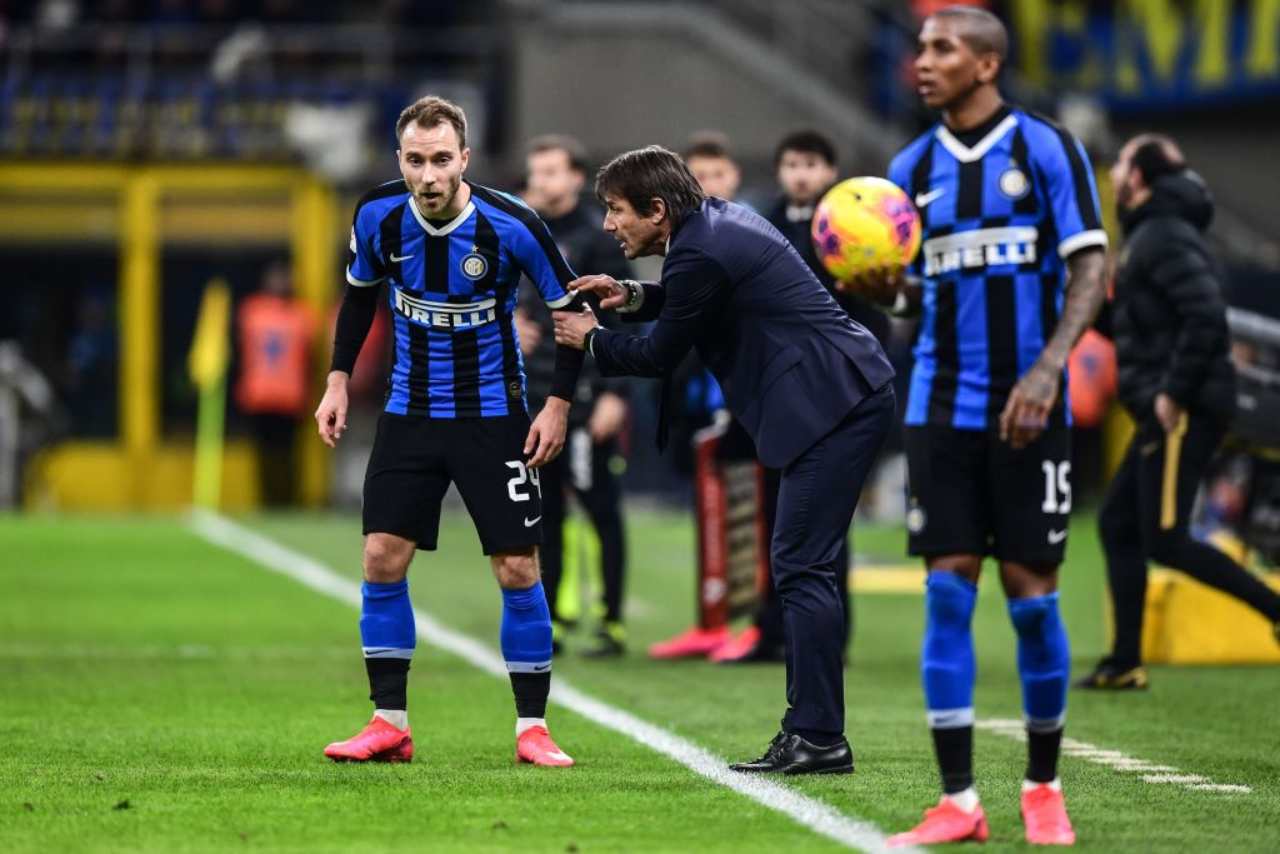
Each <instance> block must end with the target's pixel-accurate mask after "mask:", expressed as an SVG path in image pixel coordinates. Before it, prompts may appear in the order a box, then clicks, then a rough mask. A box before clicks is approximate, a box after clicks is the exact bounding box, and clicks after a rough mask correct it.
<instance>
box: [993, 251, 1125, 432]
mask: <svg viewBox="0 0 1280 854" xmlns="http://www.w3.org/2000/svg"><path fill="white" fill-rule="evenodd" d="M1067 271H1068V278H1067V295H1066V303H1065V305H1064V306H1063V308H1062V316H1061V317H1060V318H1058V325H1057V327H1055V328H1054V330H1053V335H1052V336H1051V337H1050V338H1049V343H1048V344H1046V345H1045V347H1044V349H1043V350H1041V351H1040V357H1039V358H1038V359H1036V362H1035V364H1034V365H1032V366H1031V369H1030V370H1029V371H1027V372H1026V373H1025V374H1023V375H1022V378H1021V379H1019V380H1018V382H1017V383H1016V384H1015V385H1014V387H1013V390H1012V391H1011V392H1010V393H1009V400H1008V402H1007V403H1006V404H1005V407H1004V411H1003V412H1001V413H1000V438H1001V439H1003V440H1005V441H1007V442H1009V443H1010V444H1011V445H1013V447H1015V448H1024V447H1026V446H1027V445H1029V444H1030V443H1031V442H1033V441H1035V439H1036V438H1037V437H1038V436H1039V435H1040V433H1041V432H1043V430H1044V428H1045V426H1046V425H1047V424H1048V423H1049V413H1050V412H1051V411H1052V410H1053V405H1054V403H1055V402H1056V401H1057V399H1058V391H1059V389H1058V386H1059V384H1060V383H1061V381H1062V369H1063V368H1064V367H1065V366H1066V364H1067V357H1068V356H1070V355H1071V348H1072V347H1074V346H1075V344H1076V341H1078V340H1080V336H1081V335H1083V334H1084V331H1085V330H1086V329H1088V328H1089V326H1090V324H1092V323H1093V320H1094V318H1095V317H1097V316H1098V310H1099V309H1100V308H1102V303H1103V301H1104V300H1105V299H1106V297H1107V284H1106V276H1105V272H1106V253H1105V252H1104V251H1103V250H1102V249H1100V248H1090V249H1081V250H1080V251H1079V252H1075V253H1074V254H1072V255H1071V257H1070V258H1068V259H1067Z"/></svg>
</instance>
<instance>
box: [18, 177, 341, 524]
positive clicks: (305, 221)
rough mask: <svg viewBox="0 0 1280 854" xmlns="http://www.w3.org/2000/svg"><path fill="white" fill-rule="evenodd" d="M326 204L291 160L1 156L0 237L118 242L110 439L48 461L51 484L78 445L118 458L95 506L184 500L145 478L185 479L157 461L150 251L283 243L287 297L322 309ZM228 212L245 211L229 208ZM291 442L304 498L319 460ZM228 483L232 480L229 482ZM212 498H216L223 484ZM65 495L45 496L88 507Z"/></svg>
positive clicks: (332, 221) (322, 480)
mask: <svg viewBox="0 0 1280 854" xmlns="http://www.w3.org/2000/svg"><path fill="white" fill-rule="evenodd" d="M82 202H83V213H84V215H85V218H86V219H85V221H83V222H82V223H81V224H80V227H82V228H83V230H84V233H83V234H76V233H69V230H68V227H67V223H68V221H69V218H68V216H67V213H68V210H72V211H80V210H82V208H81V203H82ZM336 204H337V203H336V199H335V194H334V191H333V189H332V188H331V187H329V186H328V185H327V184H326V183H325V182H323V181H321V180H320V179H318V178H316V177H315V176H314V175H311V174H310V173H308V172H305V171H304V170H301V169H296V168H290V167H278V166H271V167H254V166H240V165H220V164H198V165H190V166H138V167H128V166H102V165H97V164H95V165H80V164H50V165H44V164H30V163H21V164H19V163H0V243H5V242H7V243H14V242H20V243H22V244H24V245H30V244H32V243H39V242H44V241H47V242H50V243H55V242H56V243H65V241H67V240H69V239H70V240H77V239H87V240H91V241H93V240H102V239H104V238H107V237H108V235H110V236H113V237H114V239H115V242H116V244H117V246H118V250H119V264H120V267H119V337H120V342H121V347H120V366H119V372H120V373H119V377H120V407H119V411H120V425H119V426H120V434H119V441H118V443H117V444H115V445H114V446H112V445H107V446H105V447H104V446H103V445H102V444H101V443H92V444H90V443H75V444H71V445H69V446H68V448H67V449H66V450H67V453H69V454H71V455H72V456H71V458H65V456H64V458H63V459H61V460H57V461H55V462H54V463H51V464H54V465H56V466H60V467H61V469H62V471H61V474H60V476H55V477H51V478H50V480H51V481H53V482H56V483H57V484H58V486H56V487H55V491H60V492H65V491H67V490H75V489H76V488H77V483H78V482H79V479H77V478H74V477H70V478H69V477H66V476H65V475H66V472H67V471H73V470H74V469H75V467H76V459H75V454H76V453H77V452H78V451H77V449H84V448H89V449H90V450H91V451H92V453H91V454H90V456H92V458H93V459H95V460H97V461H99V463H101V461H102V460H103V459H104V455H105V457H108V458H109V457H111V454H112V453H115V454H119V455H120V457H121V459H119V460H115V461H114V462H115V463H116V465H114V466H113V467H112V468H113V470H114V471H117V472H120V473H122V474H123V476H124V480H125V481H126V482H125V483H116V484H113V489H112V493H111V494H112V496H113V497H112V498H111V499H110V500H107V499H106V498H105V496H106V493H105V492H104V493H102V495H103V496H104V497H103V501H102V503H105V504H108V505H109V506H111V507H113V508H117V509H127V508H146V507H158V506H168V505H170V504H172V503H173V499H172V497H173V496H174V495H183V494H185V495H186V496H188V497H189V496H190V494H191V493H190V490H189V489H187V490H185V492H184V491H183V490H182V489H176V488H173V485H172V484H160V485H158V484H156V483H155V478H157V477H170V478H171V477H182V476H184V475H183V474H182V470H181V468H180V467H175V466H173V465H169V464H166V465H159V466H157V465H156V462H157V460H158V456H157V455H160V454H161V451H162V450H163V451H164V453H163V455H162V456H163V457H164V458H165V459H166V460H171V459H172V457H173V453H174V449H173V448H163V449H162V437H161V424H160V382H161V372H160V368H161V366H160V364H159V360H160V326H159V318H160V299H161V294H162V288H163V282H161V281H160V253H161V250H162V248H163V246H164V245H166V244H169V243H174V242H180V243H188V244H192V243H194V244H215V245H216V244H221V245H235V244H237V243H241V242H253V243H255V244H261V243H279V244H284V245H287V246H289V248H290V254H291V257H292V265H293V279H294V283H295V287H296V289H297V292H298V295H299V296H300V297H301V298H302V299H303V300H305V301H306V302H307V303H308V304H310V306H311V307H312V309H313V310H314V311H315V313H316V315H317V316H320V317H324V316H327V312H328V309H329V306H330V303H331V300H332V297H333V294H334V283H335V278H334V276H335V270H336V269H337V264H336V263H335V262H336V260H337V251H338V250H339V248H340V246H341V240H342V234H341V232H340V229H339V220H338V217H337V212H336ZM239 211H245V212H246V214H247V215H246V216H243V217H242V216H239V215H238V212H239ZM71 221H74V220H71ZM246 223H249V224H250V225H246ZM250 226H251V227H250ZM212 272H216V271H212ZM320 358H321V356H320V354H317V365H316V370H317V374H318V373H319V372H320V371H322V370H323V365H322V364H320V361H319V360H320ZM307 432H309V431H307ZM301 448H302V451H301V460H302V465H301V468H300V472H301V484H300V490H299V491H300V495H301V496H302V498H303V501H304V502H305V503H306V504H308V505H313V506H314V505H317V504H320V503H321V502H323V501H324V499H325V497H326V494H327V474H328V470H327V457H326V455H325V454H324V452H323V448H322V447H321V446H320V444H319V443H318V442H303V443H301ZM86 459H87V458H86ZM99 467H100V466H99ZM173 472H178V473H177V474H173ZM186 476H189V472H188V473H187V474H186ZM228 481H229V482H228V487H233V485H234V483H235V481H233V480H231V479H228ZM85 488H89V486H88V485H86V486H85ZM223 496H224V499H226V498H227V492H226V491H224V493H223ZM64 497H66V498H67V500H66V501H61V502H60V501H59V500H58V499H59V496H58V495H54V496H53V498H52V501H53V502H54V503H62V504H67V505H70V506H94V505H95V504H96V503H98V502H97V501H96V500H95V499H94V497H93V495H92V494H90V495H88V496H85V495H81V496H74V495H72V496H64ZM86 498H87V500H86ZM251 500H252V498H251V497H250V498H248V499H246V498H245V497H244V496H243V495H241V496H239V497H233V498H232V499H231V500H230V503H231V504H232V505H237V506H242V505H244V504H246V503H248V502H250V501H251Z"/></svg>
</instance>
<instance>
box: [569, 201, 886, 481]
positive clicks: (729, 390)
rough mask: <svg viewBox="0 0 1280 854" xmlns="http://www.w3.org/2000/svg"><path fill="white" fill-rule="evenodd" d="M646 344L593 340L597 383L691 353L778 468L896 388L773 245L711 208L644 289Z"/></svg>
mask: <svg viewBox="0 0 1280 854" xmlns="http://www.w3.org/2000/svg"><path fill="white" fill-rule="evenodd" d="M624 317H625V315H624ZM654 317H656V319H657V322H656V323H655V324H654V326H653V327H652V329H651V330H650V331H649V334H648V335H645V336H637V335H628V334H626V333H624V332H620V331H613V330H607V329H601V330H599V331H597V332H596V333H594V334H593V335H592V338H591V351H592V355H594V356H595V358H596V361H597V363H598V365H599V368H600V371H601V373H602V374H604V375H605V376H620V375H624V374H631V375H635V376H644V377H660V376H665V375H667V374H669V373H670V372H671V371H672V370H673V369H674V368H675V367H676V366H677V365H678V364H679V363H680V361H681V360H682V359H683V358H684V356H685V354H686V353H688V352H689V349H690V348H691V347H696V348H697V350H698V354H699V355H700V356H701V357H702V361H703V362H704V363H705V364H706V365H707V367H708V368H710V369H711V372H712V373H714V374H715V376H716V379H717V380H719V381H720V386H721V388H722V389H723V390H724V395H725V401H726V403H727V404H728V407H729V410H730V411H731V412H732V413H733V414H734V417H736V418H737V419H738V421H739V422H740V423H741V424H742V426H743V427H744V428H746V430H747V432H748V433H750V434H751V438H752V439H754V440H755V443H756V451H757V453H758V454H759V457H760V461H761V462H763V463H764V464H765V465H767V466H770V467H772V468H782V467H784V466H786V465H788V464H789V463H791V462H792V461H793V460H794V459H795V458H796V457H798V456H800V455H801V454H802V453H804V452H805V451H806V450H808V449H809V448H810V447H812V446H813V445H814V443H816V442H817V441H818V440H819V439H821V438H822V437H823V436H825V435H826V434H827V433H829V432H831V430H832V429H834V428H835V426H836V425H837V424H838V423H840V421H841V420H843V419H844V417H845V416H846V415H848V414H849V411H850V410H851V409H853V407H855V406H857V405H858V403H860V402H861V401H862V399H863V398H864V397H866V396H867V395H869V394H871V393H873V392H875V391H878V390H879V389H880V388H882V387H883V386H884V385H885V384H886V383H888V382H889V381H890V380H891V379H892V378H893V368H892V367H890V366H889V360H888V359H887V358H885V355H884V351H883V350H881V349H880V344H879V343H878V342H877V341H876V339H875V336H873V335H872V334H871V333H870V332H868V331H867V330H866V329H865V328H863V327H862V326H859V325H858V324H857V323H855V322H854V321H853V320H851V319H850V318H849V315H848V314H846V313H845V311H844V309H842V308H840V306H839V305H837V304H836V301H835V300H834V299H832V298H831V295H830V294H828V293H827V291H826V290H825V289H824V288H823V287H822V285H821V284H820V283H819V282H818V280H817V279H816V278H815V277H814V275H813V272H812V271H811V270H810V269H809V266H808V265H807V264H806V263H805V262H804V259H802V258H801V257H800V255H799V253H797V252H796V250H795V249H794V248H793V247H792V245H791V243H790V242H789V241H788V240H787V239H786V238H785V237H783V236H782V234H781V233H780V232H779V231H778V230H777V229H776V228H774V227H773V226H772V225H770V224H769V222H768V221H767V220H765V219H764V218H763V217H761V216H760V215H758V214H756V213H755V212H753V211H751V210H750V209H749V208H746V207H743V206H742V205H736V204H733V203H732V202H726V201H723V200H721V199H716V198H710V199H707V200H706V201H704V202H703V203H702V205H701V206H700V207H699V208H698V210H696V211H694V212H693V213H691V214H689V215H688V216H687V217H685V219H684V220H683V221H682V222H681V223H680V224H679V225H678V226H677V228H676V230H675V232H674V234H672V235H671V241H670V243H669V245H668V247H667V257H666V262H665V263H664V264H663V266H662V282H661V283H660V284H656V285H645V293H644V302H643V303H642V304H641V306H640V311H639V312H636V313H635V314H633V315H631V316H630V318H629V319H639V320H645V319H653V318H654Z"/></svg>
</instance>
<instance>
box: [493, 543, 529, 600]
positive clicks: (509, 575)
mask: <svg viewBox="0 0 1280 854" xmlns="http://www.w3.org/2000/svg"><path fill="white" fill-rule="evenodd" d="M490 562H491V563H492V564H493V574H494V575H495V576H496V577H497V579H498V586H499V587H502V588H503V589H505V590H523V589H524V588H526V587H532V586H533V585H535V584H537V583H538V581H539V580H540V578H541V573H540V572H539V570H538V553H537V551H536V550H534V549H529V550H527V551H519V552H500V553H499V554H495V555H493V556H492V557H491V558H490Z"/></svg>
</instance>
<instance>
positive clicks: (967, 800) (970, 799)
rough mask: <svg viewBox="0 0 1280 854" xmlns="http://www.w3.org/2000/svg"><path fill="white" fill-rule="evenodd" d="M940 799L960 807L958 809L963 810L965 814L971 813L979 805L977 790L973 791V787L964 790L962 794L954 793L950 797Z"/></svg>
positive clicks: (944, 796) (945, 796)
mask: <svg viewBox="0 0 1280 854" xmlns="http://www.w3.org/2000/svg"><path fill="white" fill-rule="evenodd" d="M942 797H943V799H944V800H949V801H951V803H953V804H955V805H956V806H958V807H960V809H962V810H964V811H965V812H973V811H974V810H976V809H977V808H978V803H979V801H978V790H977V789H975V788H974V787H973V786H970V787H969V788H967V789H965V790H964V791H962V792H956V793H954V794H951V795H943V796H942Z"/></svg>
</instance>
